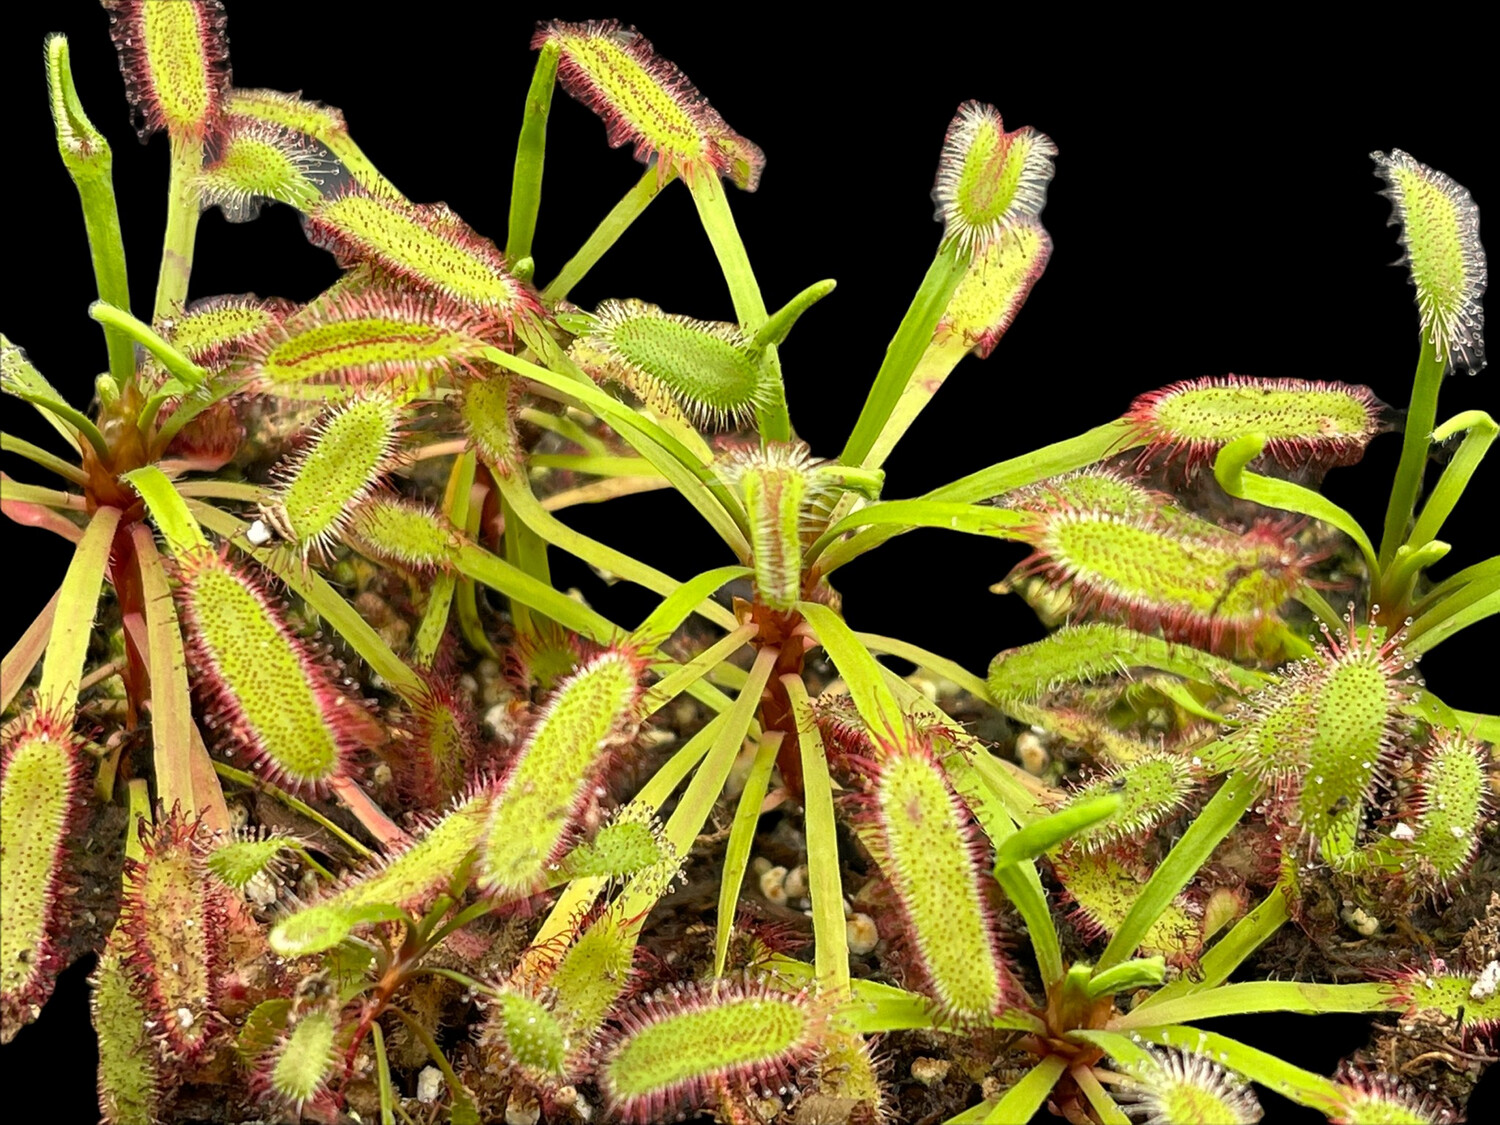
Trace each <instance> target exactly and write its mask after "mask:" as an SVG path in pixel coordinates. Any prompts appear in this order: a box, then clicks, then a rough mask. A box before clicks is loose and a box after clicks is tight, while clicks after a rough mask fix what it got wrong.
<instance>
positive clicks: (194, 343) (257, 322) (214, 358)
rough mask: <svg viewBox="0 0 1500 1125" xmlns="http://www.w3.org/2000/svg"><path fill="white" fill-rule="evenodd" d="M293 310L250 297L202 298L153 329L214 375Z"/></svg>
mask: <svg viewBox="0 0 1500 1125" xmlns="http://www.w3.org/2000/svg"><path fill="white" fill-rule="evenodd" d="M295 309H296V306H295V305H293V304H291V303H290V302H288V301H282V300H277V299H275V298H272V299H267V300H262V299H261V298H259V297H257V296H255V295H254V294H253V293H244V294H238V295H225V296H221V297H206V298H204V299H203V300H201V301H194V302H193V303H192V304H190V305H188V306H187V308H186V309H185V310H184V311H183V312H182V313H180V314H178V315H177V316H173V317H169V318H167V319H165V320H161V321H158V322H157V324H156V326H155V327H156V330H157V331H158V332H160V333H161V335H162V336H163V337H164V338H165V339H166V340H167V342H168V343H170V344H171V345H172V346H173V347H174V348H176V349H177V350H178V351H180V352H182V354H183V355H185V356H187V357H188V358H189V359H190V360H192V361H193V362H194V363H196V364H198V366H200V367H204V368H207V369H208V370H210V371H214V370H218V369H219V368H222V367H224V366H225V365H226V364H228V363H230V362H231V361H233V360H235V359H237V358H238V357H240V356H241V355H243V354H244V352H245V349H246V347H247V345H248V344H249V343H250V342H251V341H252V340H254V339H256V338H257V337H259V336H261V335H262V334H264V333H266V332H268V331H270V330H271V329H272V328H274V327H275V326H276V325H278V324H280V323H281V322H282V321H283V320H285V319H286V317H287V316H288V315H290V314H291V313H292V312H293V311H294V310H295Z"/></svg>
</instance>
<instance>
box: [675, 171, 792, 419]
mask: <svg viewBox="0 0 1500 1125" xmlns="http://www.w3.org/2000/svg"><path fill="white" fill-rule="evenodd" d="M688 187H689V189H690V190H691V191H692V194H693V203H694V204H695V205H696V206H697V208H698V218H699V220H700V221H701V222H702V223H703V230H704V232H705V233H706V234H707V235H708V240H709V242H710V243H712V244H713V248H714V256H715V257H716V258H718V259H719V269H720V270H721V271H722V272H723V274H724V280H725V281H726V282H728V283H729V298H730V300H731V301H733V302H734V315H735V317H736V319H738V320H739V322H740V327H741V328H743V329H744V330H745V331H746V332H750V333H754V332H756V331H758V330H759V329H760V327H761V325H763V324H765V322H766V302H765V299H764V298H763V297H762V296H761V294H760V286H759V285H758V284H757V283H756V281H755V271H754V270H753V269H751V268H750V257H749V255H748V254H746V253H745V244H744V242H743V241H742V240H741V239H740V232H739V228H738V227H736V226H735V225H734V214H733V213H732V212H731V211H730V210H729V198H728V196H727V195H726V194H725V192H724V185H723V184H722V183H720V182H719V178H718V177H717V176H697V177H695V178H694V180H693V182H692V183H691V184H689V185H688ZM762 362H763V363H764V364H765V370H766V374H767V376H768V378H767V380H766V382H767V386H766V390H767V392H768V397H767V400H766V402H764V403H762V404H761V406H760V408H759V410H758V411H757V417H758V421H759V423H760V436H761V439H762V440H764V441H790V440H791V437H792V422H791V418H790V417H789V416H788V414H787V407H786V386H785V385H784V384H783V382H782V379H781V359H780V357H779V356H778V355H777V352H776V346H775V345H774V344H768V345H767V346H766V349H765V352H764V356H763V359H762Z"/></svg>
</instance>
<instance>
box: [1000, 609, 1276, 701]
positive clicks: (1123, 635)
mask: <svg viewBox="0 0 1500 1125" xmlns="http://www.w3.org/2000/svg"><path fill="white" fill-rule="evenodd" d="M1135 668H1155V669H1158V670H1159V671H1163V672H1171V673H1173V674H1174V675H1179V676H1183V677H1184V678H1188V679H1192V680H1195V681H1197V682H1199V683H1206V684H1212V685H1216V686H1228V687H1232V688H1234V689H1236V690H1239V691H1249V690H1256V689H1258V688H1261V687H1264V686H1265V685H1266V678H1265V677H1264V676H1263V675H1260V674H1258V673H1256V672H1254V671H1252V670H1250V669H1246V668H1242V667H1240V666H1239V665H1237V664H1235V663H1234V662H1233V661H1230V660H1225V659H1224V658H1223V657H1221V656H1215V655H1213V654H1212V653H1208V652H1202V651H1200V650H1198V649H1195V648H1191V647H1189V646H1187V645H1179V644H1172V643H1171V642H1169V641H1164V640H1162V639H1161V638H1160V637H1153V636H1151V635H1150V634H1149V633H1139V632H1136V631H1135V630H1133V629H1127V628H1125V627H1124V626H1121V625H1110V624H1107V623H1104V622H1091V623H1089V624H1084V625H1064V626H1063V627H1062V628H1061V629H1058V630H1056V631H1055V632H1053V633H1051V634H1049V635H1048V636H1046V637H1044V638H1043V639H1042V640H1040V641H1035V642H1033V643H1032V644H1029V645H1021V646H1020V647H1018V648H1012V649H1006V650H1005V651H1004V652H1002V653H999V654H998V655H996V657H995V659H994V660H992V661H991V662H990V668H989V676H988V680H987V684H988V687H989V694H990V696H991V697H992V698H994V699H997V700H1004V701H1007V702H1011V701H1015V702H1023V703H1035V702H1037V701H1038V700H1040V699H1041V698H1042V697H1043V696H1045V695H1048V694H1050V693H1051V692H1054V691H1056V690H1057V689H1058V688H1061V687H1065V686H1068V685H1071V684H1079V683H1089V682H1091V681H1093V680H1095V679H1100V678H1103V677H1106V676H1113V675H1120V674H1124V673H1129V672H1130V671H1131V670H1132V669H1135Z"/></svg>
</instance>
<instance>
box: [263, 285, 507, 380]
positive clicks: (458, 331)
mask: <svg viewBox="0 0 1500 1125" xmlns="http://www.w3.org/2000/svg"><path fill="white" fill-rule="evenodd" d="M498 331H499V325H498V324H497V323H496V322H495V321H494V320H493V319H491V318H490V317H488V316H486V315H484V314H482V313H477V312H474V311H471V310H470V309H467V308H465V307H463V306H462V305H459V304H455V303H454V302H452V301H449V300H447V299H446V298H442V297H431V296H424V295H422V294H418V293H411V292H393V291H389V290H387V289H383V288H374V289H366V290H363V291H361V292H357V293H351V292H341V293H335V294H331V295H328V296H325V297H323V298H322V299H320V300H318V301H315V302H314V303H313V304H311V305H309V306H307V307H306V308H305V309H303V310H302V311H301V312H299V313H297V315H296V316H293V317H290V318H287V319H285V320H284V321H283V322H282V323H280V324H279V325H277V326H275V327H274V328H273V329H272V330H270V331H267V332H265V333H264V334H262V335H261V337H260V338H259V339H258V340H257V341H256V342H255V346H254V348H253V349H252V359H251V363H250V365H249V369H248V375H249V377H250V378H252V379H254V380H256V382H257V385H258V386H259V387H260V388H261V389H262V390H265V391H267V392H269V393H271V394H276V393H277V392H278V391H286V390H292V389H295V388H296V387H298V386H300V385H302V384H323V383H337V384H340V385H343V386H346V387H351V388H352V387H357V386H361V385H364V384H368V383H378V384H385V385H394V386H396V387H399V388H407V389H413V390H415V389H424V390H425V389H430V387H431V386H432V385H433V383H434V382H435V381H436V379H437V377H439V376H441V375H453V374H457V373H460V372H466V371H472V370H473V368H472V367H471V366H470V363H471V361H472V360H474V359H477V358H478V357H479V355H480V352H481V350H482V349H483V348H484V347H485V346H486V345H487V344H489V343H491V342H493V340H494V338H495V335H496V334H497V332H498Z"/></svg>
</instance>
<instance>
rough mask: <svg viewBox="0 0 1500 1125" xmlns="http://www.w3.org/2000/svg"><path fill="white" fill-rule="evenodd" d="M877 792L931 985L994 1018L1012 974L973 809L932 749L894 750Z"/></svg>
mask: <svg viewBox="0 0 1500 1125" xmlns="http://www.w3.org/2000/svg"><path fill="white" fill-rule="evenodd" d="M873 797H874V807H873V810H872V817H873V819H874V822H875V828H876V832H877V834H878V840H879V844H880V855H881V864H882V868H883V870H884V873H885V875H886V877H887V879H889V880H890V883H891V887H892V890H893V891H894V892H895V895H896V899H897V901H898V902H899V904H900V908H901V913H902V915H903V922H904V930H905V935H904V936H905V940H906V942H907V943H908V945H909V946H910V950H911V953H912V955H913V957H914V959H915V960H916V962H917V964H918V966H919V967H920V970H921V974H922V976H923V978H924V984H925V986H926V988H927V990H928V991H929V992H930V993H931V994H932V996H933V997H934V998H935V999H936V1000H937V1001H938V1003H939V1004H940V1005H941V1006H942V1009H943V1011H944V1013H945V1014H946V1015H948V1016H949V1017H950V1018H953V1019H956V1020H975V1021H978V1020H985V1019H988V1018H989V1017H990V1016H992V1015H994V1014H995V1013H996V1012H998V1011H999V1010H1000V1008H1001V1006H1002V1003H1003V1001H1004V998H1005V988H1006V980H1005V976H1004V970H1003V968H1002V966H1001V961H1000V950H999V947H998V945H997V943H996V938H995V932H994V922H993V919H992V917H991V909H990V905H989V902H988V901H987V898H986V891H987V887H986V882H987V876H986V873H985V872H984V870H983V868H982V866H981V864H980V862H979V859H978V857H977V856H976V855H975V853H974V849H973V846H972V832H973V829H972V826H971V824H970V822H969V812H968V810H967V809H966V808H965V807H964V805H963V803H962V802H961V801H960V799H959V797H958V795H957V794H956V793H954V792H953V789H952V787H951V786H950V785H949V783H948V780H947V778H946V776H945V775H944V774H943V771H942V768H941V767H940V766H939V765H938V764H937V762H936V760H935V759H934V758H933V757H932V755H931V754H930V753H929V752H927V751H925V750H924V749H919V750H913V751H910V752H904V751H899V750H894V751H892V752H891V753H889V754H888V755H887V756H886V757H885V758H884V760H883V761H882V762H881V766H880V774H879V777H878V779H877V781H876V785H875V790H874V794H873Z"/></svg>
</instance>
